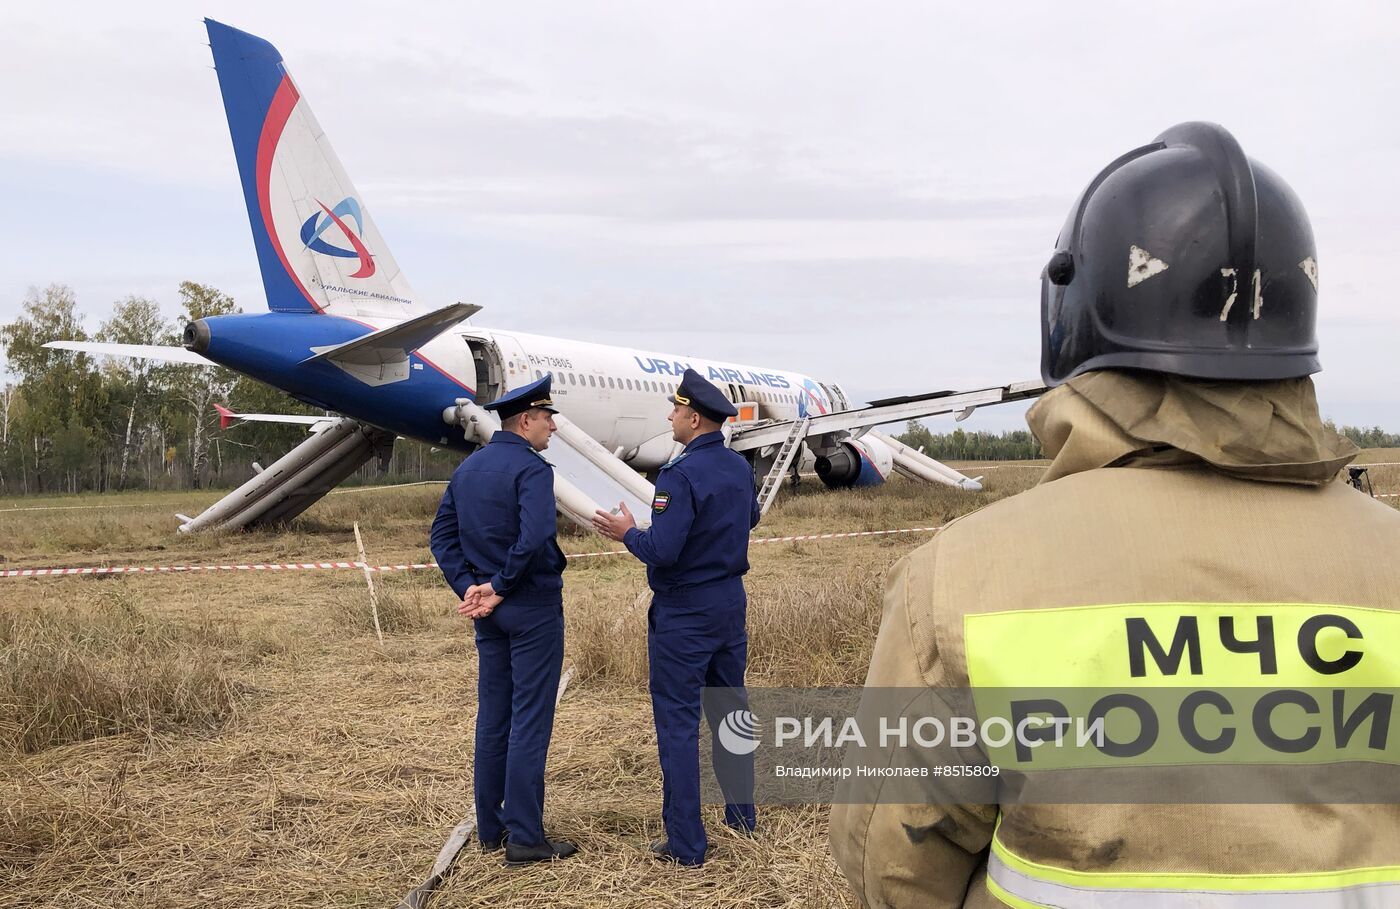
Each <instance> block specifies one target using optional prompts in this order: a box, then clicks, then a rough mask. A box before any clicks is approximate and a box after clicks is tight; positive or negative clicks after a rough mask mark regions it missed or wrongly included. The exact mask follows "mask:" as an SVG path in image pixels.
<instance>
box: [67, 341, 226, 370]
mask: <svg viewBox="0 0 1400 909" xmlns="http://www.w3.org/2000/svg"><path fill="white" fill-rule="evenodd" d="M44 346H45V347H48V348H50V349H53V350H77V351H81V352H82V353H87V354H98V355H101V356H108V357H131V358H132V359H135V360H161V361H163V362H166V363H193V364H195V365H197V366H217V365H218V364H217V363H215V362H214V361H213V360H207V359H205V358H204V357H201V356H200V355H199V354H197V353H195V352H194V351H192V350H185V348H183V347H166V346H163V345H160V344H107V343H103V342H101V341H50V342H49V343H47V344H45V345H44Z"/></svg>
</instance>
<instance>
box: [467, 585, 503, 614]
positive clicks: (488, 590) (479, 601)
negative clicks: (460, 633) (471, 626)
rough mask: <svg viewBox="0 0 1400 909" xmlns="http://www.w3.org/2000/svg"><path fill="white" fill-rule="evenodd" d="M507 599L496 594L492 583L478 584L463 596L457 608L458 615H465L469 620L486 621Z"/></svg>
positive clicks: (468, 589) (469, 588)
mask: <svg viewBox="0 0 1400 909" xmlns="http://www.w3.org/2000/svg"><path fill="white" fill-rule="evenodd" d="M504 599H505V597H503V596H501V595H500V594H498V593H496V588H494V587H492V586H491V582H490V581H487V582H486V583H485V584H477V585H475V586H473V587H468V588H467V592H466V593H464V594H463V595H462V602H461V603H460V604H459V605H458V606H457V614H458V615H464V616H466V617H467V618H469V619H484V618H486V617H487V616H488V615H490V614H491V612H492V611H493V610H494V609H495V608H496V607H497V606H499V605H501V601H502V600H504Z"/></svg>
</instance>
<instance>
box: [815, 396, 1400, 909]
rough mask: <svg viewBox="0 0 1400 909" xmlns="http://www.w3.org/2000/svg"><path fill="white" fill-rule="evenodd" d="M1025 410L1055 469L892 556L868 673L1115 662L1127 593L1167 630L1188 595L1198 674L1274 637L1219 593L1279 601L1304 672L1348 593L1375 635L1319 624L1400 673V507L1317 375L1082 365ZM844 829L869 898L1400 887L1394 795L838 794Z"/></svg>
mask: <svg viewBox="0 0 1400 909" xmlns="http://www.w3.org/2000/svg"><path fill="white" fill-rule="evenodd" d="M1028 421H1029V422H1030V424H1031V428H1032V430H1033V431H1034V432H1035V433H1036V435H1037V437H1038V438H1039V439H1040V440H1041V443H1042V445H1043V447H1044V448H1045V451H1046V453H1047V455H1049V456H1051V457H1052V458H1053V459H1054V461H1053V464H1052V465H1051V467H1050V469H1049V470H1048V471H1047V473H1046V475H1045V478H1044V480H1043V481H1042V482H1041V484H1040V485H1038V486H1037V487H1035V488H1033V489H1031V490H1028V491H1027V492H1025V493H1022V494H1020V495H1017V496H1015V497H1012V498H1009V499H1005V500H1003V501H1000V502H997V503H996V504H994V505H991V506H989V507H987V508H985V509H982V510H981V511H979V512H976V513H974V514H971V515H968V516H966V517H964V518H962V519H960V520H958V521H956V522H955V523H953V524H951V525H950V526H948V527H947V528H946V529H945V530H944V531H943V532H942V533H940V534H939V535H938V537H937V538H936V539H935V540H933V541H932V542H930V543H928V544H927V545H925V546H922V547H920V548H919V549H918V550H916V551H915V552H914V553H912V554H911V555H910V556H908V557H907V558H905V559H903V560H901V561H900V562H899V563H898V564H897V565H896V566H895V567H894V569H893V570H892V571H891V573H890V577H889V581H888V587H887V593H886V599H885V607H884V617H883V620H882V623H881V627H880V632H879V638H878V640H877V643H876V646H875V652H874V655H873V657H872V659H871V665H870V672H869V676H868V678H867V681H866V685H867V688H869V687H917V686H954V687H964V686H968V685H969V684H970V683H971V684H973V685H974V686H975V685H979V684H982V683H984V682H992V683H998V682H1003V683H1004V682H1010V683H1015V684H1023V685H1034V684H1035V683H1036V681H1037V680H1038V679H1041V678H1044V679H1046V680H1048V681H1050V682H1057V683H1062V682H1064V681H1065V679H1067V678H1070V679H1073V678H1076V676H1075V673H1076V672H1078V673H1080V675H1079V676H1077V678H1079V679H1081V680H1085V679H1087V680H1088V681H1089V682H1090V683H1094V682H1096V680H1095V679H1093V675H1094V674H1095V673H1099V674H1102V675H1105V676H1114V675H1115V674H1117V675H1122V674H1124V673H1125V672H1126V669H1125V668H1124V667H1122V666H1120V665H1118V662H1115V661H1121V659H1122V657H1121V654H1120V652H1121V650H1122V644H1121V641H1119V640H1118V638H1119V637H1121V634H1122V623H1121V621H1118V620H1117V619H1116V618H1115V616H1114V612H1113V610H1114V608H1115V604H1136V605H1135V606H1134V608H1135V609H1137V610H1138V611H1139V612H1141V611H1142V609H1143V608H1144V606H1145V605H1146V606H1147V607H1148V608H1150V609H1153V610H1158V612H1156V613H1149V614H1156V615H1160V616H1161V617H1162V618H1163V619H1164V620H1166V623H1165V624H1164V625H1158V626H1156V627H1158V629H1159V630H1161V629H1165V630H1164V631H1163V634H1162V638H1163V640H1164V642H1165V641H1166V640H1167V639H1169V638H1170V632H1171V628H1172V627H1173V625H1172V622H1174V621H1176V620H1177V618H1176V616H1175V614H1174V613H1175V612H1176V611H1181V612H1183V613H1185V612H1192V611H1193V610H1194V613H1193V614H1197V615H1199V616H1200V617H1201V619H1202V622H1201V625H1200V627H1201V628H1202V629H1203V635H1204V636H1205V639H1204V640H1203V643H1202V645H1201V646H1202V648H1203V650H1204V652H1203V654H1202V656H1203V659H1204V662H1205V663H1206V666H1205V667H1204V670H1205V676H1204V678H1205V682H1206V683H1209V682H1211V681H1214V682H1220V681H1222V680H1224V681H1227V682H1234V683H1236V684H1244V683H1246V682H1247V681H1249V680H1250V677H1251V669H1250V667H1253V669H1252V673H1253V675H1254V676H1255V678H1254V679H1253V683H1254V684H1256V685H1267V684H1270V683H1271V682H1270V680H1265V679H1260V678H1257V676H1258V672H1259V658H1258V654H1254V653H1243V654H1241V653H1239V652H1231V651H1229V650H1226V649H1224V648H1222V647H1221V646H1220V643H1219V641H1218V640H1217V641H1215V642H1214V644H1213V645H1212V642H1211V640H1210V639H1209V635H1207V634H1206V633H1205V632H1206V630H1208V631H1209V632H1210V634H1213V633H1214V627H1215V625H1214V616H1215V614H1216V613H1220V614H1221V615H1223V614H1224V612H1221V611H1222V610H1224V611H1227V612H1228V611H1231V610H1233V612H1234V614H1236V615H1238V614H1239V613H1240V612H1241V611H1244V612H1245V614H1246V615H1248V614H1249V613H1248V610H1250V609H1256V610H1257V609H1261V608H1264V607H1263V606H1261V605H1260V604H1274V605H1276V606H1277V604H1284V605H1282V606H1278V608H1277V609H1275V611H1274V613H1272V614H1274V615H1275V616H1276V618H1275V621H1276V622H1277V628H1276V631H1277V635H1278V639H1279V642H1280V643H1279V650H1278V659H1279V661H1280V672H1281V673H1282V675H1283V676H1284V680H1285V681H1287V682H1290V683H1293V684H1301V683H1302V682H1300V681H1299V679H1300V677H1301V676H1306V675H1307V674H1308V673H1309V672H1310V671H1311V670H1310V669H1309V668H1308V665H1307V664H1306V663H1305V662H1300V660H1299V656H1298V652H1297V648H1295V647H1294V646H1293V644H1292V643H1291V640H1293V639H1294V638H1296V637H1297V632H1298V628H1299V624H1298V623H1299V622H1303V621H1306V618H1307V615H1308V613H1309V611H1310V610H1316V608H1317V607H1316V606H1313V605H1311V604H1340V606H1339V607H1338V608H1342V609H1343V614H1344V615H1346V616H1348V617H1349V618H1350V619H1351V620H1355V622H1356V623H1357V625H1359V626H1360V631H1361V632H1362V633H1363V634H1362V636H1361V638H1360V639H1357V640H1353V639H1352V637H1353V636H1343V637H1342V638H1340V639H1337V638H1335V637H1334V638H1325V635H1324V638H1318V641H1319V649H1320V650H1321V651H1322V652H1323V656H1324V657H1325V658H1326V659H1329V660H1335V659H1338V658H1339V657H1338V654H1340V653H1343V652H1344V651H1358V652H1360V653H1361V659H1360V662H1359V664H1358V665H1357V667H1356V668H1355V669H1353V670H1352V673H1353V676H1354V675H1355V673H1363V674H1364V676H1363V677H1361V679H1360V681H1361V682H1362V683H1365V684H1372V685H1389V686H1393V687H1400V624H1397V620H1400V513H1397V512H1396V511H1394V510H1393V509H1391V508H1390V507H1389V506H1387V505H1385V504H1383V503H1382V502H1379V501H1377V500H1374V499H1372V498H1370V497H1368V496H1366V495H1364V494H1362V493H1359V492H1357V491H1356V490H1354V489H1352V488H1350V487H1349V486H1347V485H1346V484H1344V483H1341V482H1337V481H1335V477H1336V474H1337V471H1338V470H1339V469H1340V468H1341V467H1342V466H1344V465H1345V464H1346V463H1347V462H1348V461H1349V460H1351V459H1352V458H1353V457H1354V456H1355V455H1356V449H1355V448H1354V446H1352V445H1351V444H1350V443H1349V442H1347V441H1346V440H1345V439H1343V438H1341V437H1340V436H1338V435H1337V434H1336V433H1334V432H1332V431H1331V430H1329V429H1326V428H1324V427H1323V425H1322V423H1321V421H1320V419H1319V417H1318V411H1317V403H1316V399H1315V396H1314V390H1313V386H1312V382H1311V380H1308V379H1301V380H1290V381H1284V382H1273V383H1251V384H1240V383H1209V382H1197V381H1186V380H1181V379H1174V378H1169V377H1164V376H1153V375H1142V374H1129V373H1118V372H1112V371H1104V372H1096V373H1089V374H1086V375H1083V376H1079V377H1077V378H1075V379H1072V380H1071V381H1070V382H1069V383H1067V384H1066V385H1063V386H1061V387H1059V388H1056V389H1054V390H1053V391H1051V392H1049V393H1048V394H1046V395H1045V396H1044V398H1043V399H1042V400H1041V401H1040V402H1038V403H1037V405H1036V406H1035V407H1034V408H1033V409H1032V411H1031V412H1030V414H1029V416H1028ZM1095 607H1097V610H1098V611H1096V610H1095ZM1329 610H1330V611H1335V610H1332V609H1331V607H1329ZM1290 623H1291V624H1290ZM965 629H966V633H965ZM1246 630H1247V631H1248V632H1252V631H1253V624H1252V622H1251V625H1250V626H1249V628H1248V629H1246ZM1314 631H1316V629H1314ZM1324 631H1336V633H1337V634H1342V632H1340V631H1337V630H1336V629H1324ZM974 633H976V634H977V635H978V636H979V643H978V645H977V646H978V647H979V648H981V651H980V652H979V653H972V652H970V649H969V645H968V637H969V636H971V635H973V634H974ZM1290 635H1291V636H1292V637H1290ZM1057 636H1059V639H1062V642H1069V645H1068V646H1065V647H1063V648H1061V647H1056V646H1053V645H1052V646H1044V647H1033V646H1028V645H1027V644H1026V639H1027V638H1028V637H1029V638H1036V639H1043V640H1046V641H1051V642H1053V641H1055V640H1057ZM1248 636H1250V635H1249V634H1242V635H1241V637H1248ZM998 642H1001V644H1002V645H1004V646H1000V647H999V646H998ZM1290 648H1292V649H1291V650H1290ZM1085 651H1087V652H1085ZM970 661H971V663H972V666H973V672H972V674H973V675H980V676H981V677H982V678H981V679H977V678H972V679H970V668H969V666H970ZM1328 665H1329V666H1330V665H1331V664H1328ZM1338 665H1341V664H1338ZM1222 672H1223V673H1224V675H1223V676H1222V675H1215V676H1214V677H1212V675H1211V674H1212V673H1222ZM1351 678H1352V676H1348V675H1346V674H1341V675H1316V677H1315V678H1311V679H1303V681H1306V682H1308V683H1309V684H1317V685H1337V684H1350V683H1351V682H1350V681H1349V679H1351ZM1389 747H1390V749H1391V752H1392V754H1394V753H1397V749H1400V742H1396V741H1393V740H1392V742H1391V744H1390V745H1389ZM831 847H832V852H833V854H834V856H835V858H836V861H837V863H838V864H839V865H840V866H841V868H842V870H843V871H844V872H845V874H846V877H847V878H848V879H849V881H850V884H851V886H852V887H853V888H854V890H855V892H856V894H857V895H858V896H859V897H860V899H861V900H862V901H863V902H864V903H865V904H866V905H867V906H870V907H926V909H940V907H947V909H952V907H968V909H993V907H998V909H999V907H1001V906H1004V905H1009V906H1015V907H1054V909H1081V907H1087V909H1110V907H1111V909H1130V907H1131V909H1157V907H1168V906H1172V907H1175V906H1191V907H1197V906H1199V907H1207V906H1209V907H1228V909H1342V907H1346V909H1362V907H1364V909H1378V907H1383V906H1385V907H1388V906H1397V907H1400V807H1397V806H1396V805H1288V804H1282V805H1228V804H1227V805H1221V804H1213V805H1181V804H1175V805H1083V804H1081V805H1008V806H1005V807H1003V806H999V805H996V804H985V805H980V804H979V805H958V806H934V805H900V804H876V805H838V806H835V807H834V808H833V810H832V816H831Z"/></svg>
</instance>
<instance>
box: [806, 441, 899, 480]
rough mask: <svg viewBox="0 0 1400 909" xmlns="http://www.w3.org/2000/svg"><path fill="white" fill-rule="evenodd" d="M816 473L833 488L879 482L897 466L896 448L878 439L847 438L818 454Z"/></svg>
mask: <svg viewBox="0 0 1400 909" xmlns="http://www.w3.org/2000/svg"><path fill="white" fill-rule="evenodd" d="M816 466H817V476H818V477H820V478H821V481H822V482H823V483H825V484H826V485H827V486H828V487H829V488H831V489H845V488H847V487H851V486H879V485H880V484H881V483H883V482H885V478H886V477H888V476H889V475H890V471H892V470H893V469H894V452H893V451H891V450H890V447H889V446H888V445H886V444H885V443H883V442H881V441H880V440H879V439H847V440H846V441H844V442H841V443H840V444H839V445H837V446H836V448H835V449H834V450H832V451H830V452H828V453H826V454H823V455H817V465H816Z"/></svg>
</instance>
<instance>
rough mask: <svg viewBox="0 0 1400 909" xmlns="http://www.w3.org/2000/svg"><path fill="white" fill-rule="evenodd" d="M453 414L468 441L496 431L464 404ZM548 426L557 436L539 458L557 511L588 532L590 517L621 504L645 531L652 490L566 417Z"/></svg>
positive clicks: (489, 418)
mask: <svg viewBox="0 0 1400 909" xmlns="http://www.w3.org/2000/svg"><path fill="white" fill-rule="evenodd" d="M455 410H456V421H457V423H459V424H460V425H461V427H462V429H463V430H464V431H465V432H466V435H467V438H469V439H472V440H474V441H477V442H480V443H482V444H485V443H486V442H488V441H490V439H491V436H492V435H493V434H494V433H495V432H497V431H498V429H499V428H500V424H499V423H498V422H497V421H496V417H495V416H494V415H493V414H491V413H489V412H487V411H486V410H484V409H482V407H481V406H480V405H478V404H477V403H476V402H475V401H472V400H470V399H468V398H460V399H458V401H457V406H456V408H455ZM554 424H555V426H556V427H557V428H558V431H557V432H555V433H554V435H553V436H552V437H551V438H550V440H549V447H548V448H546V449H545V450H544V451H542V452H540V454H541V455H543V456H544V459H545V460H546V461H548V462H549V463H551V464H553V465H554V499H555V502H557V503H558V505H559V510H560V511H561V512H563V513H564V515H565V516H566V517H568V518H569V519H570V520H572V521H573V522H574V523H576V524H578V525H580V526H582V527H584V528H591V527H592V526H593V525H592V520H593V513H594V512H595V511H597V510H599V509H601V510H603V511H616V509H617V503H618V502H626V503H627V510H628V511H630V512H632V516H633V518H635V519H636V522H637V526H638V527H640V528H642V529H643V530H645V529H646V528H647V527H649V526H651V503H652V497H653V496H654V495H655V494H656V488H655V487H654V486H652V485H651V484H650V483H648V482H647V481H646V480H645V479H644V478H643V477H642V476H641V475H640V474H638V473H637V472H636V471H635V470H633V469H632V468H630V467H628V466H627V465H626V464H624V463H622V461H621V460H619V459H618V458H617V457H616V456H615V455H614V454H613V453H612V452H610V451H608V450H607V449H606V448H604V447H603V446H602V444H600V443H599V442H598V441H597V440H596V439H594V438H593V437H592V436H590V435H589V434H588V433H586V432H584V431H583V430H582V429H579V428H578V427H577V426H575V425H574V424H573V422H572V421H571V420H570V419H569V418H568V417H566V416H564V415H563V414H558V413H557V414H555V415H554Z"/></svg>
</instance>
